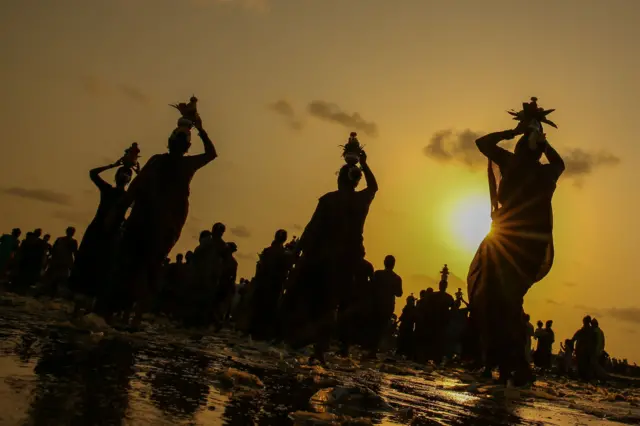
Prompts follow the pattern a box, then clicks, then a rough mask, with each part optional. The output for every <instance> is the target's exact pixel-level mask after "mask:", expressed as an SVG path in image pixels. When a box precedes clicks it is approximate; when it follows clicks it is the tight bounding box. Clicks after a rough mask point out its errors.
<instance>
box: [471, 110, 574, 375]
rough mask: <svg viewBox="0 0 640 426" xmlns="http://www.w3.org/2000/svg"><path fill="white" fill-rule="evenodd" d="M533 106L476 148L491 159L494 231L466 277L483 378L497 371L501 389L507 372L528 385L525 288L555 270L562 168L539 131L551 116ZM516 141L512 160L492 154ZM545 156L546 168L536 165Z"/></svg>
mask: <svg viewBox="0 0 640 426" xmlns="http://www.w3.org/2000/svg"><path fill="white" fill-rule="evenodd" d="M536 101H537V99H536V98H532V100H531V102H530V103H524V104H523V110H522V111H520V112H517V113H516V112H513V113H511V114H512V115H513V116H514V119H516V120H517V121H518V122H519V123H518V125H517V126H516V128H515V129H513V130H505V131H502V132H496V133H490V134H488V135H486V136H483V137H481V138H480V139H478V140H477V141H476V145H477V146H478V149H479V150H480V151H481V152H482V153H483V154H484V155H485V156H486V157H487V158H488V159H489V189H490V194H491V205H492V219H493V225H492V229H491V232H490V233H489V235H487V237H486V238H485V239H484V241H483V242H482V243H481V244H480V247H479V249H478V251H477V253H476V256H475V258H474V259H473V261H472V263H471V266H470V269H469V275H468V279H467V280H468V286H469V302H470V307H471V315H472V318H473V322H474V325H475V327H476V329H477V330H478V331H479V334H480V340H481V346H482V352H483V361H484V363H485V366H486V367H487V371H488V372H490V370H491V369H492V368H493V367H498V368H499V369H500V376H501V380H503V381H506V380H508V379H509V378H510V376H511V374H512V372H515V376H513V378H514V380H515V381H516V382H527V381H529V380H531V379H532V376H531V372H530V367H529V365H528V363H527V360H526V356H525V350H524V348H525V346H526V339H527V327H526V323H525V321H524V318H525V316H524V312H523V307H522V306H523V303H524V295H525V294H526V293H527V291H528V290H529V288H530V287H531V286H532V285H533V284H534V283H536V282H538V281H540V280H541V279H542V278H544V277H545V276H546V275H547V274H548V272H549V271H550V269H551V266H552V263H553V254H554V251H553V234H552V231H553V211H552V207H551V200H552V197H553V193H554V191H555V189H556V182H557V180H558V178H559V177H560V175H561V174H562V172H563V171H564V168H565V165H564V162H563V161H562V158H560V155H558V153H557V152H556V150H555V149H553V147H552V146H551V145H550V144H549V142H548V141H547V139H546V136H545V134H544V133H543V129H542V123H545V124H549V125H551V126H553V127H556V126H555V124H554V123H552V122H550V121H548V120H547V119H546V115H547V114H549V113H550V112H552V111H553V110H547V111H545V110H543V109H542V108H539V107H538V105H537V102H536ZM517 136H520V138H519V140H518V142H517V143H516V146H515V150H514V152H513V153H512V152H509V151H507V150H506V149H504V148H501V147H499V146H498V144H499V143H500V142H502V141H504V140H510V139H514V138H515V137H517ZM543 155H544V156H545V157H546V158H547V160H548V162H549V164H544V165H543V164H542V163H541V162H540V160H541V158H542V156H543ZM494 164H495V165H496V166H497V170H495V169H494ZM499 176H501V179H499Z"/></svg>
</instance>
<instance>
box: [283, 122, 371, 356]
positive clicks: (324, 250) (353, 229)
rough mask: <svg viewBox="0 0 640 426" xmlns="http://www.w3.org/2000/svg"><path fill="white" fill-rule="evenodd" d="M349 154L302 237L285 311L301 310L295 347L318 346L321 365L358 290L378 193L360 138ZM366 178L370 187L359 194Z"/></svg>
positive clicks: (293, 323) (292, 323)
mask: <svg viewBox="0 0 640 426" xmlns="http://www.w3.org/2000/svg"><path fill="white" fill-rule="evenodd" d="M344 148H345V150H344V154H343V155H344V158H345V161H346V163H347V164H345V165H344V166H342V168H341V169H340V171H339V173H338V190H337V191H333V192H329V193H327V194H325V195H323V196H322V197H321V198H320V200H319V202H318V206H317V207H316V210H315V212H314V213H313V216H312V217H311V220H310V221H309V223H308V224H307V226H306V228H305V230H304V232H303V234H302V236H301V237H300V240H299V243H298V247H297V250H298V252H299V253H300V252H301V253H302V257H301V258H300V259H299V261H298V267H299V268H300V270H299V273H298V274H297V276H296V282H295V283H293V285H292V288H290V289H288V290H287V291H288V293H289V294H288V297H286V298H289V299H290V300H289V301H288V302H287V301H286V300H285V304H286V310H288V311H290V310H292V309H293V308H296V307H297V308H298V309H296V310H294V312H295V313H294V314H293V315H292V317H290V318H289V320H288V326H289V327H294V328H293V330H291V331H293V333H288V334H289V340H290V343H291V344H292V345H293V346H304V345H306V344H308V343H312V342H315V353H314V357H313V358H315V359H316V360H318V361H320V362H324V353H325V352H326V350H327V349H328V347H329V342H330V337H331V331H332V330H331V328H332V326H333V323H334V320H335V314H336V309H337V307H338V303H339V301H340V300H341V299H342V296H343V294H344V293H345V292H349V291H351V289H352V288H353V286H354V284H355V275H356V272H357V268H358V267H359V266H360V265H361V264H362V261H363V259H364V256H365V249H364V239H363V233H364V224H365V221H366V218H367V214H368V213H369V207H370V206H371V202H372V201H373V199H374V197H375V194H376V192H377V191H378V183H377V182H376V179H375V177H374V175H373V173H372V172H371V169H370V168H369V164H368V162H367V155H366V153H365V152H364V151H363V150H362V147H361V145H360V143H359V142H358V140H357V139H356V134H355V133H351V137H350V139H349V142H348V143H347V144H346V145H345V147H344ZM358 162H359V163H360V167H358V166H357V163H358ZM363 174H364V178H365V180H366V183H367V187H366V188H365V189H363V190H360V191H357V190H356V188H357V187H358V184H359V183H360V179H361V177H362V175H363Z"/></svg>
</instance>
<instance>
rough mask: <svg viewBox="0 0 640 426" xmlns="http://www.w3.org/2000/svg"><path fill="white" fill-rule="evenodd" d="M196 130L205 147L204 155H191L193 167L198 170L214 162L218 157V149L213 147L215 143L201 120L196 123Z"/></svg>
mask: <svg viewBox="0 0 640 426" xmlns="http://www.w3.org/2000/svg"><path fill="white" fill-rule="evenodd" d="M195 128H196V129H197V130H198V136H200V139H201V140H202V144H203V145H204V153H202V154H197V155H191V156H190V157H189V158H190V161H191V164H192V167H193V168H194V169H196V170H197V169H199V168H201V167H204V166H206V165H207V164H209V163H210V162H212V161H213V160H214V159H215V158H216V157H217V156H218V153H217V152H216V148H215V147H214V146H213V142H212V141H211V139H209V135H208V134H207V132H206V131H205V130H204V128H203V127H202V121H201V120H198V121H197V122H196V123H195Z"/></svg>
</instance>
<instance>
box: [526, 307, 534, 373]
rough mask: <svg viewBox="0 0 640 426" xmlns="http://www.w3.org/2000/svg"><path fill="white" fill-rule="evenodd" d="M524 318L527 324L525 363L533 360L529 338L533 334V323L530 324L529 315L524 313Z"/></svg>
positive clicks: (531, 337)
mask: <svg viewBox="0 0 640 426" xmlns="http://www.w3.org/2000/svg"><path fill="white" fill-rule="evenodd" d="M524 320H525V322H526V326H527V342H526V346H525V350H524V352H525V356H526V357H527V363H529V364H531V363H532V362H533V356H532V349H531V339H533V337H534V336H535V330H534V329H533V324H531V316H530V315H529V314H526V315H525V316H524Z"/></svg>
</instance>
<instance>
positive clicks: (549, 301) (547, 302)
mask: <svg viewBox="0 0 640 426" xmlns="http://www.w3.org/2000/svg"><path fill="white" fill-rule="evenodd" d="M545 303H546V304H548V305H556V306H560V305H562V303H560V302H558V301H556V300H553V299H545Z"/></svg>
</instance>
